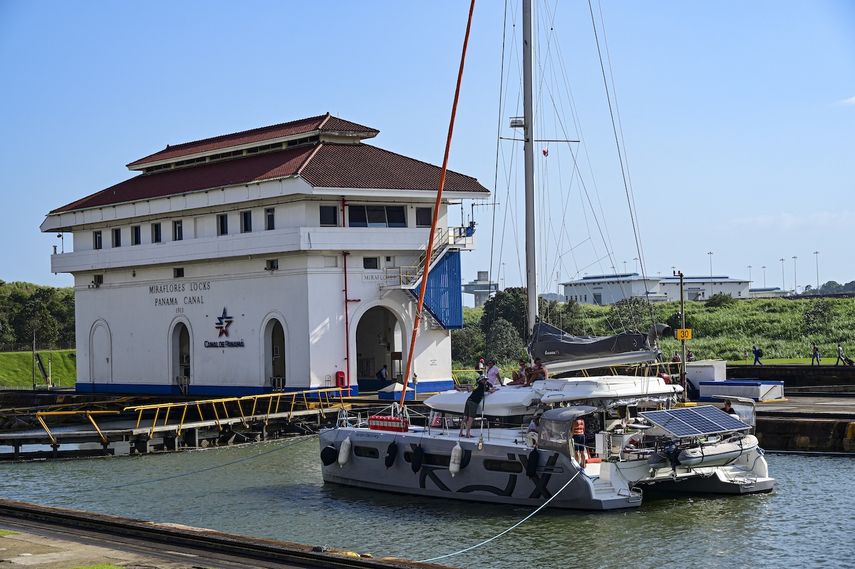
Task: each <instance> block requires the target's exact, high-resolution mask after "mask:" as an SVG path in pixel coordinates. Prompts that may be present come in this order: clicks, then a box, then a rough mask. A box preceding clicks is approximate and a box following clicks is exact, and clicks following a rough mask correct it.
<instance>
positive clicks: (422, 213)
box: [416, 207, 433, 227]
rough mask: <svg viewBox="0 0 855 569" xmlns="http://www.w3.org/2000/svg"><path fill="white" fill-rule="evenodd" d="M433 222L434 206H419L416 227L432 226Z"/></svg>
mask: <svg viewBox="0 0 855 569" xmlns="http://www.w3.org/2000/svg"><path fill="white" fill-rule="evenodd" d="M431 223H433V208H432V207H417V208H416V227H430V226H431Z"/></svg>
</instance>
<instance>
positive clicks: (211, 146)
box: [128, 113, 380, 169]
mask: <svg viewBox="0 0 855 569" xmlns="http://www.w3.org/2000/svg"><path fill="white" fill-rule="evenodd" d="M315 131H320V132H330V133H347V134H353V135H357V136H359V137H360V138H371V137H374V136H377V134H378V133H379V132H380V131H379V130H376V129H373V128H370V127H367V126H363V125H361V124H357V123H355V122H351V121H347V120H344V119H340V118H338V117H334V116H332V115H330V114H329V113H327V114H325V115H318V116H316V117H309V118H305V119H300V120H296V121H291V122H286V123H281V124H275V125H271V126H264V127H261V128H254V129H252V130H245V131H242V132H235V133H232V134H223V135H220V136H215V137H213V138H205V139H203V140H196V141H193V142H185V143H182V144H174V145H170V146H167V147H166V148H164V149H163V150H161V151H160V152H155V153H154V154H149V155H148V156H146V157H145V158H140V159H139V160H135V161H133V162H131V163H130V164H128V168H131V169H135V168H139V167H140V166H141V165H144V164H149V163H151V162H159V161H162V160H172V159H176V160H177V159H178V158H181V157H183V156H189V155H191V154H198V153H200V152H211V151H214V150H221V149H225V148H232V147H235V146H241V145H244V144H252V143H260V142H264V141H265V140H273V139H276V138H283V137H288V136H296V135H300V134H308V133H310V132H315Z"/></svg>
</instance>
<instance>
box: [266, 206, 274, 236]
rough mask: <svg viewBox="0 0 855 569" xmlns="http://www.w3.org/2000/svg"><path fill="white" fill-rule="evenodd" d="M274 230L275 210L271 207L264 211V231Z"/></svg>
mask: <svg viewBox="0 0 855 569" xmlns="http://www.w3.org/2000/svg"><path fill="white" fill-rule="evenodd" d="M274 229H276V210H275V209H273V208H272V207H268V208H265V210H264V230H265V231H272V230H274Z"/></svg>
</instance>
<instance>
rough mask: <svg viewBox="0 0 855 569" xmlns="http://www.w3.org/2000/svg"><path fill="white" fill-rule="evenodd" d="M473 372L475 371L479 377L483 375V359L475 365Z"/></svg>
mask: <svg viewBox="0 0 855 569" xmlns="http://www.w3.org/2000/svg"><path fill="white" fill-rule="evenodd" d="M475 371H477V372H478V374H479V375H480V374H482V373H484V358H481V359H479V360H478V363H477V364H475Z"/></svg>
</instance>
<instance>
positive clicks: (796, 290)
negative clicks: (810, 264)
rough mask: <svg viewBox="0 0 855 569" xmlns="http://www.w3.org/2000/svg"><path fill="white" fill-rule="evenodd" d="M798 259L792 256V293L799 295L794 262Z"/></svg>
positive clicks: (797, 277) (797, 273)
mask: <svg viewBox="0 0 855 569" xmlns="http://www.w3.org/2000/svg"><path fill="white" fill-rule="evenodd" d="M797 260H798V257H796V256H795V255H793V292H794V293H796V294H799V272H798V269H797V268H796V261H797Z"/></svg>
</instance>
